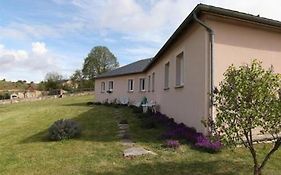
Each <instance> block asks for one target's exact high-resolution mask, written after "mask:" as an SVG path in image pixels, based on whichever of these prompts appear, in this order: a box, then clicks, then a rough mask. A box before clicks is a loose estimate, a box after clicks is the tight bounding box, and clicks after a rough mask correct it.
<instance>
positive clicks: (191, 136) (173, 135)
mask: <svg viewBox="0 0 281 175" xmlns="http://www.w3.org/2000/svg"><path fill="white" fill-rule="evenodd" d="M151 117H153V120H156V121H157V122H158V123H160V124H162V125H164V126H166V128H167V130H166V131H165V132H164V133H163V135H162V138H164V139H183V140H186V141H187V142H188V143H190V144H192V145H193V146H194V148H198V149H200V150H203V151H207V152H209V153H215V152H219V151H220V150H221V148H222V146H223V145H222V143H221V142H220V141H219V139H213V140H212V139H210V138H209V137H206V136H204V135H203V134H202V133H200V132H197V131H196V129H195V128H191V127H188V126H186V125H185V124H183V123H180V124H177V123H176V122H175V121H174V120H173V119H171V118H169V117H167V116H166V115H164V114H161V113H159V112H158V113H156V114H154V115H153V116H151Z"/></svg>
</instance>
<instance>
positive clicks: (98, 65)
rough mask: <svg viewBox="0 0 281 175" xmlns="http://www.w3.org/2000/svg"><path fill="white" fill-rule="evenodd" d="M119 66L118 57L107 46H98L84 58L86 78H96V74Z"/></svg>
mask: <svg viewBox="0 0 281 175" xmlns="http://www.w3.org/2000/svg"><path fill="white" fill-rule="evenodd" d="M118 66H119V63H118V61H117V58H116V57H115V56H114V55H113V53H111V52H110V50H109V49H108V48H107V47H104V46H96V47H94V48H93V49H92V50H91V52H90V53H89V54H88V56H87V57H86V58H85V60H84V65H83V69H82V72H83V75H84V77H85V78H86V79H91V80H92V79H94V77H95V76H96V75H100V74H102V73H104V72H107V71H110V70H112V69H114V68H116V67H118Z"/></svg>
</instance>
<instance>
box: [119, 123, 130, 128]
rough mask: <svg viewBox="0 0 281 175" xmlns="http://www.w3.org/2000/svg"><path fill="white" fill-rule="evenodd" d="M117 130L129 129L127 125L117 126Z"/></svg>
mask: <svg viewBox="0 0 281 175" xmlns="http://www.w3.org/2000/svg"><path fill="white" fill-rule="evenodd" d="M118 127H119V129H129V125H128V124H118Z"/></svg>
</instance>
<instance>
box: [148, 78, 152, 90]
mask: <svg viewBox="0 0 281 175" xmlns="http://www.w3.org/2000/svg"><path fill="white" fill-rule="evenodd" d="M150 81H151V76H150V75H149V76H148V92H150V86H151V85H150V84H151V82H150Z"/></svg>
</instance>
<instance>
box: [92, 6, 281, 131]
mask: <svg viewBox="0 0 281 175" xmlns="http://www.w3.org/2000/svg"><path fill="white" fill-rule="evenodd" d="M252 59H259V60H261V61H262V62H263V64H264V66H265V67H269V66H271V65H273V66H274V68H275V71H276V72H278V73H281V22H279V21H275V20H271V19H266V18H262V17H259V16H254V15H250V14H245V13H241V12H237V11H232V10H228V9H223V8H218V7H213V6H208V5H204V4H199V5H197V6H196V7H195V8H194V10H193V11H192V12H191V13H190V15H189V16H188V17H187V18H186V19H185V20H184V21H183V23H182V24H181V25H180V26H179V27H178V29H177V30H176V31H175V32H174V34H173V35H172V36H171V37H170V38H169V39H168V41H167V42H166V43H165V44H164V46H163V47H162V48H161V49H160V50H159V51H158V53H157V54H156V55H155V56H154V57H153V58H151V59H145V60H140V61H137V62H135V63H132V64H129V65H126V66H123V67H120V68H118V69H116V70H113V71H111V72H108V73H105V74H102V75H100V76H98V77H96V81H95V87H96V90H95V93H96V101H101V102H102V101H105V100H109V101H113V100H114V99H120V98H128V99H129V101H130V102H131V103H135V102H138V101H140V100H141V98H142V97H144V96H145V97H147V98H148V99H149V100H153V101H155V102H156V103H157V104H158V105H159V106H160V108H159V110H160V112H161V113H164V114H166V115H168V116H169V117H173V118H174V119H175V121H176V122H183V123H185V124H186V125H188V126H191V127H195V128H196V129H197V130H198V131H200V132H203V133H206V132H207V130H206V128H204V127H203V125H202V124H201V121H202V120H206V119H207V118H208V117H209V116H210V117H212V118H215V114H214V109H213V107H212V105H211V104H212V98H211V97H210V94H211V93H212V92H213V91H212V89H214V87H216V86H218V85H219V82H220V81H222V80H223V73H224V72H225V71H226V69H227V68H228V67H229V66H230V65H231V64H234V65H241V64H244V63H249V62H250V61H251V60H252Z"/></svg>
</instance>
